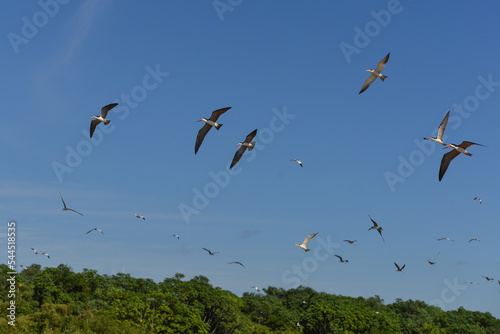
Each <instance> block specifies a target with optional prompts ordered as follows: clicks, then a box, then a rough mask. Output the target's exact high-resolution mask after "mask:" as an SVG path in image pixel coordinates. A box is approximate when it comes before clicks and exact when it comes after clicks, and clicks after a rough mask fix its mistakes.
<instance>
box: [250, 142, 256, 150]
mask: <svg viewBox="0 0 500 334" xmlns="http://www.w3.org/2000/svg"><path fill="white" fill-rule="evenodd" d="M250 144H252V146H250V147H249V148H248V150H249V151H251V150H253V148H254V146H255V142H254V141H253V142H251V143H250Z"/></svg>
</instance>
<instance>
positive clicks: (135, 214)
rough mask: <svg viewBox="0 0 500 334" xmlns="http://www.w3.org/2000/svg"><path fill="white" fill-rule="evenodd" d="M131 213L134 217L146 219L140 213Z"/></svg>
mask: <svg viewBox="0 0 500 334" xmlns="http://www.w3.org/2000/svg"><path fill="white" fill-rule="evenodd" d="M133 215H134V216H135V217H136V218H139V219H141V218H142V220H146V217H144V216H141V215H138V214H137V213H133Z"/></svg>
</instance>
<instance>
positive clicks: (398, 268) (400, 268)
mask: <svg viewBox="0 0 500 334" xmlns="http://www.w3.org/2000/svg"><path fill="white" fill-rule="evenodd" d="M394 265H395V266H396V268H397V269H396V271H399V272H403V269H404V268H405V267H406V264H403V266H402V267H399V266H398V264H397V263H396V262H394Z"/></svg>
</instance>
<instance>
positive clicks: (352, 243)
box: [344, 240, 358, 246]
mask: <svg viewBox="0 0 500 334" xmlns="http://www.w3.org/2000/svg"><path fill="white" fill-rule="evenodd" d="M344 241H345V242H347V243H349V244H350V245H355V246H356V244H355V242H356V241H358V240H344Z"/></svg>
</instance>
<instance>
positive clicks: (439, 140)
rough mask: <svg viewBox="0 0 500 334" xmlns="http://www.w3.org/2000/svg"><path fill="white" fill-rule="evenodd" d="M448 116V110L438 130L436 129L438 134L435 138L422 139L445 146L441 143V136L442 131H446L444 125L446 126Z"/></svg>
mask: <svg viewBox="0 0 500 334" xmlns="http://www.w3.org/2000/svg"><path fill="white" fill-rule="evenodd" d="M449 116H450V110H448V112H447V113H446V116H444V118H443V121H442V122H441V124H440V125H439V129H438V133H437V136H436V137H432V138H424V139H425V140H432V141H435V142H436V143H439V144H441V145H445V146H446V144H445V143H443V135H444V130H445V129H446V124H448V117H449Z"/></svg>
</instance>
